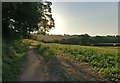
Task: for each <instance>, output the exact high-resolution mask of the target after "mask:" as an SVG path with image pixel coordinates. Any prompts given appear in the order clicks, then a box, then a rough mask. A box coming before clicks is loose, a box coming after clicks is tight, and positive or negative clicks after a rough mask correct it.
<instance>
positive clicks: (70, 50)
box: [37, 43, 120, 81]
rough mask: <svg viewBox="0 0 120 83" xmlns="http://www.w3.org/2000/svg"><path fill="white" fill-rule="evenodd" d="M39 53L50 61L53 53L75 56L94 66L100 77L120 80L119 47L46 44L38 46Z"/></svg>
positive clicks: (58, 55)
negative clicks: (119, 66)
mask: <svg viewBox="0 0 120 83" xmlns="http://www.w3.org/2000/svg"><path fill="white" fill-rule="evenodd" d="M37 50H38V52H39V53H41V54H42V55H43V57H44V58H45V59H46V61H48V60H49V59H50V57H51V56H52V55H55V56H56V57H60V56H64V58H66V57H69V58H73V59H75V60H76V61H81V62H84V63H86V64H88V65H89V66H91V67H92V70H93V71H95V72H97V73H98V75H99V76H100V77H103V78H106V79H108V80H112V81H118V80H120V70H119V68H118V65H119V63H120V60H119V57H120V56H119V53H118V47H95V46H79V45H62V44H54V43H52V44H44V43H40V44H39V45H38V46H37Z"/></svg>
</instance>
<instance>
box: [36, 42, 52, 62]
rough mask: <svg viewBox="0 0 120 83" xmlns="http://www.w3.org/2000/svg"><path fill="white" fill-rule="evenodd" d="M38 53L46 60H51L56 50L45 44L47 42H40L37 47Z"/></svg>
mask: <svg viewBox="0 0 120 83" xmlns="http://www.w3.org/2000/svg"><path fill="white" fill-rule="evenodd" d="M36 49H37V51H38V53H39V54H40V55H41V56H42V57H43V58H44V59H45V60H46V61H49V60H50V59H51V57H52V55H54V50H53V49H51V48H49V47H48V46H45V44H43V43H40V44H38V45H37V47H36Z"/></svg>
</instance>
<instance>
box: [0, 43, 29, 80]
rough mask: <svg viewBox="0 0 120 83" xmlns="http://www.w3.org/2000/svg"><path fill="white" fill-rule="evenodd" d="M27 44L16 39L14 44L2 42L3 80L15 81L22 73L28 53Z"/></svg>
mask: <svg viewBox="0 0 120 83" xmlns="http://www.w3.org/2000/svg"><path fill="white" fill-rule="evenodd" d="M26 51H27V45H26V44H23V43H22V42H21V41H16V42H14V44H11V43H6V42H4V41H3V44H2V61H3V62H2V80H3V81H13V80H16V79H17V76H18V75H19V73H20V68H21V66H22V63H23V60H24V56H25V55H26Z"/></svg>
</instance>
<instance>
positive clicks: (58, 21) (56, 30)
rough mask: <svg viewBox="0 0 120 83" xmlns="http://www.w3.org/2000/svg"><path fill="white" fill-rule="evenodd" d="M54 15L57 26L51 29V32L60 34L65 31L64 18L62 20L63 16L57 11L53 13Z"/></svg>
mask: <svg viewBox="0 0 120 83" xmlns="http://www.w3.org/2000/svg"><path fill="white" fill-rule="evenodd" d="M52 17H53V19H54V22H55V28H53V29H51V30H50V32H49V33H50V34H59V33H61V32H63V31H62V30H63V20H62V17H61V16H59V15H58V14H56V13H53V14H52Z"/></svg>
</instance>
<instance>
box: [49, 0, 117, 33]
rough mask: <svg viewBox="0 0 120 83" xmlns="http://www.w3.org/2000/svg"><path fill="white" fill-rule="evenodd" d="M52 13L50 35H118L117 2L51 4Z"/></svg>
mask: <svg viewBox="0 0 120 83" xmlns="http://www.w3.org/2000/svg"><path fill="white" fill-rule="evenodd" d="M52 13H53V18H54V20H55V23H56V26H55V29H52V30H51V31H50V34H84V33H87V34H89V35H116V34H118V3H117V2H53V4H52Z"/></svg>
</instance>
